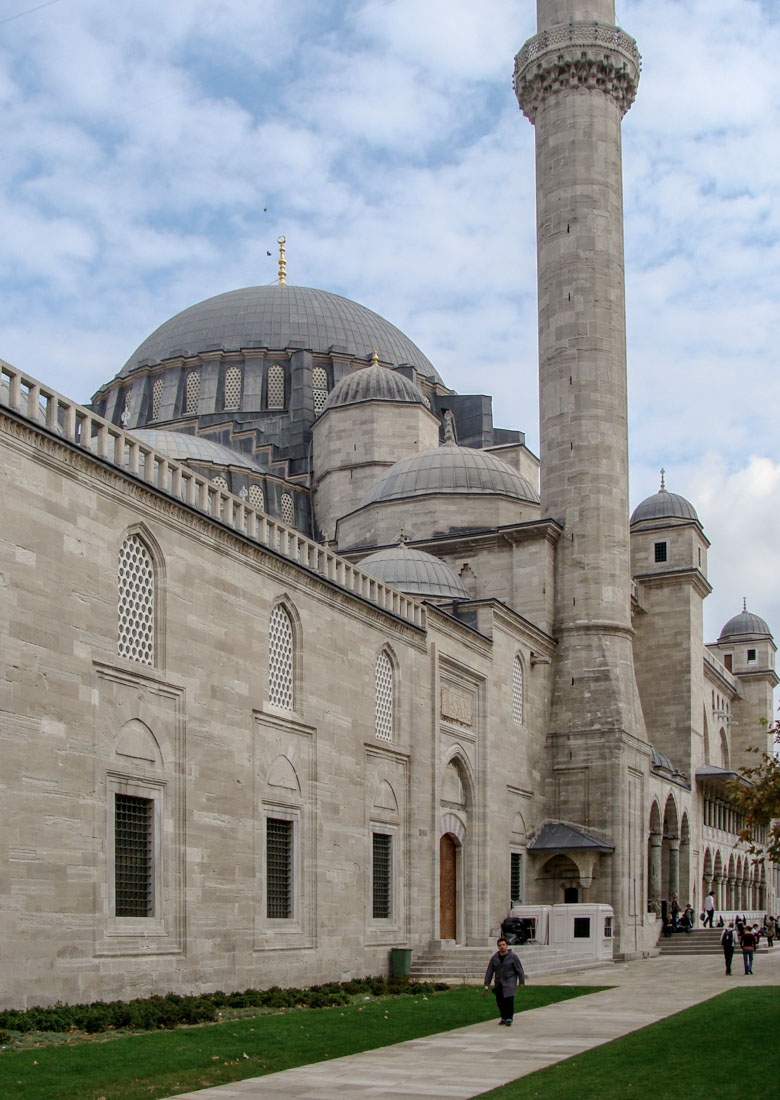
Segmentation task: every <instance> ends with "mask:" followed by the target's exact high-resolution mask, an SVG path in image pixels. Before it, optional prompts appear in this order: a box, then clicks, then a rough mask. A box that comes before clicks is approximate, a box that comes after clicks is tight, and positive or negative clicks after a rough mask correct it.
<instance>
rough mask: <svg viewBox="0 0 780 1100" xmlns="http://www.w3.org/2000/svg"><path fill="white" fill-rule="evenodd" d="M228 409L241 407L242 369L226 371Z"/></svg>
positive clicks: (229, 368)
mask: <svg viewBox="0 0 780 1100" xmlns="http://www.w3.org/2000/svg"><path fill="white" fill-rule="evenodd" d="M224 407H225V408H226V409H238V408H240V407H241V368H240V367H228V369H227V370H226V371H225V405H224Z"/></svg>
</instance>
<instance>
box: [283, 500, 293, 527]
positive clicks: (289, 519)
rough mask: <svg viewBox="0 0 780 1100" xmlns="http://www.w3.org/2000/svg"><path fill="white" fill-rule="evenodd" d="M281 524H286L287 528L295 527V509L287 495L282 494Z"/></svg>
mask: <svg viewBox="0 0 780 1100" xmlns="http://www.w3.org/2000/svg"><path fill="white" fill-rule="evenodd" d="M282 523H286V524H287V526H288V527H293V526H294V525H295V508H294V507H293V498H292V496H291V495H290V494H289V493H282Z"/></svg>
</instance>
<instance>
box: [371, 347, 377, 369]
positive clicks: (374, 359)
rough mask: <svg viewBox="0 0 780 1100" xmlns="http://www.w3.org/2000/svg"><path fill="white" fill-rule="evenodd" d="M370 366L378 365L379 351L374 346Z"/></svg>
mask: <svg viewBox="0 0 780 1100" xmlns="http://www.w3.org/2000/svg"><path fill="white" fill-rule="evenodd" d="M371 366H372V367H378V366H379V352H378V351H377V350H376V348H374V354H373V355H372V356H371Z"/></svg>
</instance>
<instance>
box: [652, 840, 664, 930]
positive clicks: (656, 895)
mask: <svg viewBox="0 0 780 1100" xmlns="http://www.w3.org/2000/svg"><path fill="white" fill-rule="evenodd" d="M663 842H664V838H663V836H662V835H661V833H651V834H650V875H649V877H650V882H649V884H648V898H649V900H650V901H651V902H652V903H653V904H654V905H655V906H656V908H657V911H658V912H659V913H660V911H661V908H660V902H661V849H662V847H663Z"/></svg>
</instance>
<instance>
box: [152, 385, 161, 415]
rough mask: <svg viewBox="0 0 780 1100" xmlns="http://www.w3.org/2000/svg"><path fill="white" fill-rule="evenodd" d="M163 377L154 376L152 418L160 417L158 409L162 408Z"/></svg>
mask: <svg viewBox="0 0 780 1100" xmlns="http://www.w3.org/2000/svg"><path fill="white" fill-rule="evenodd" d="M163 385H164V379H163V378H155V380H154V384H153V386H152V420H159V419H160V410H161V409H162V396H163Z"/></svg>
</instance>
